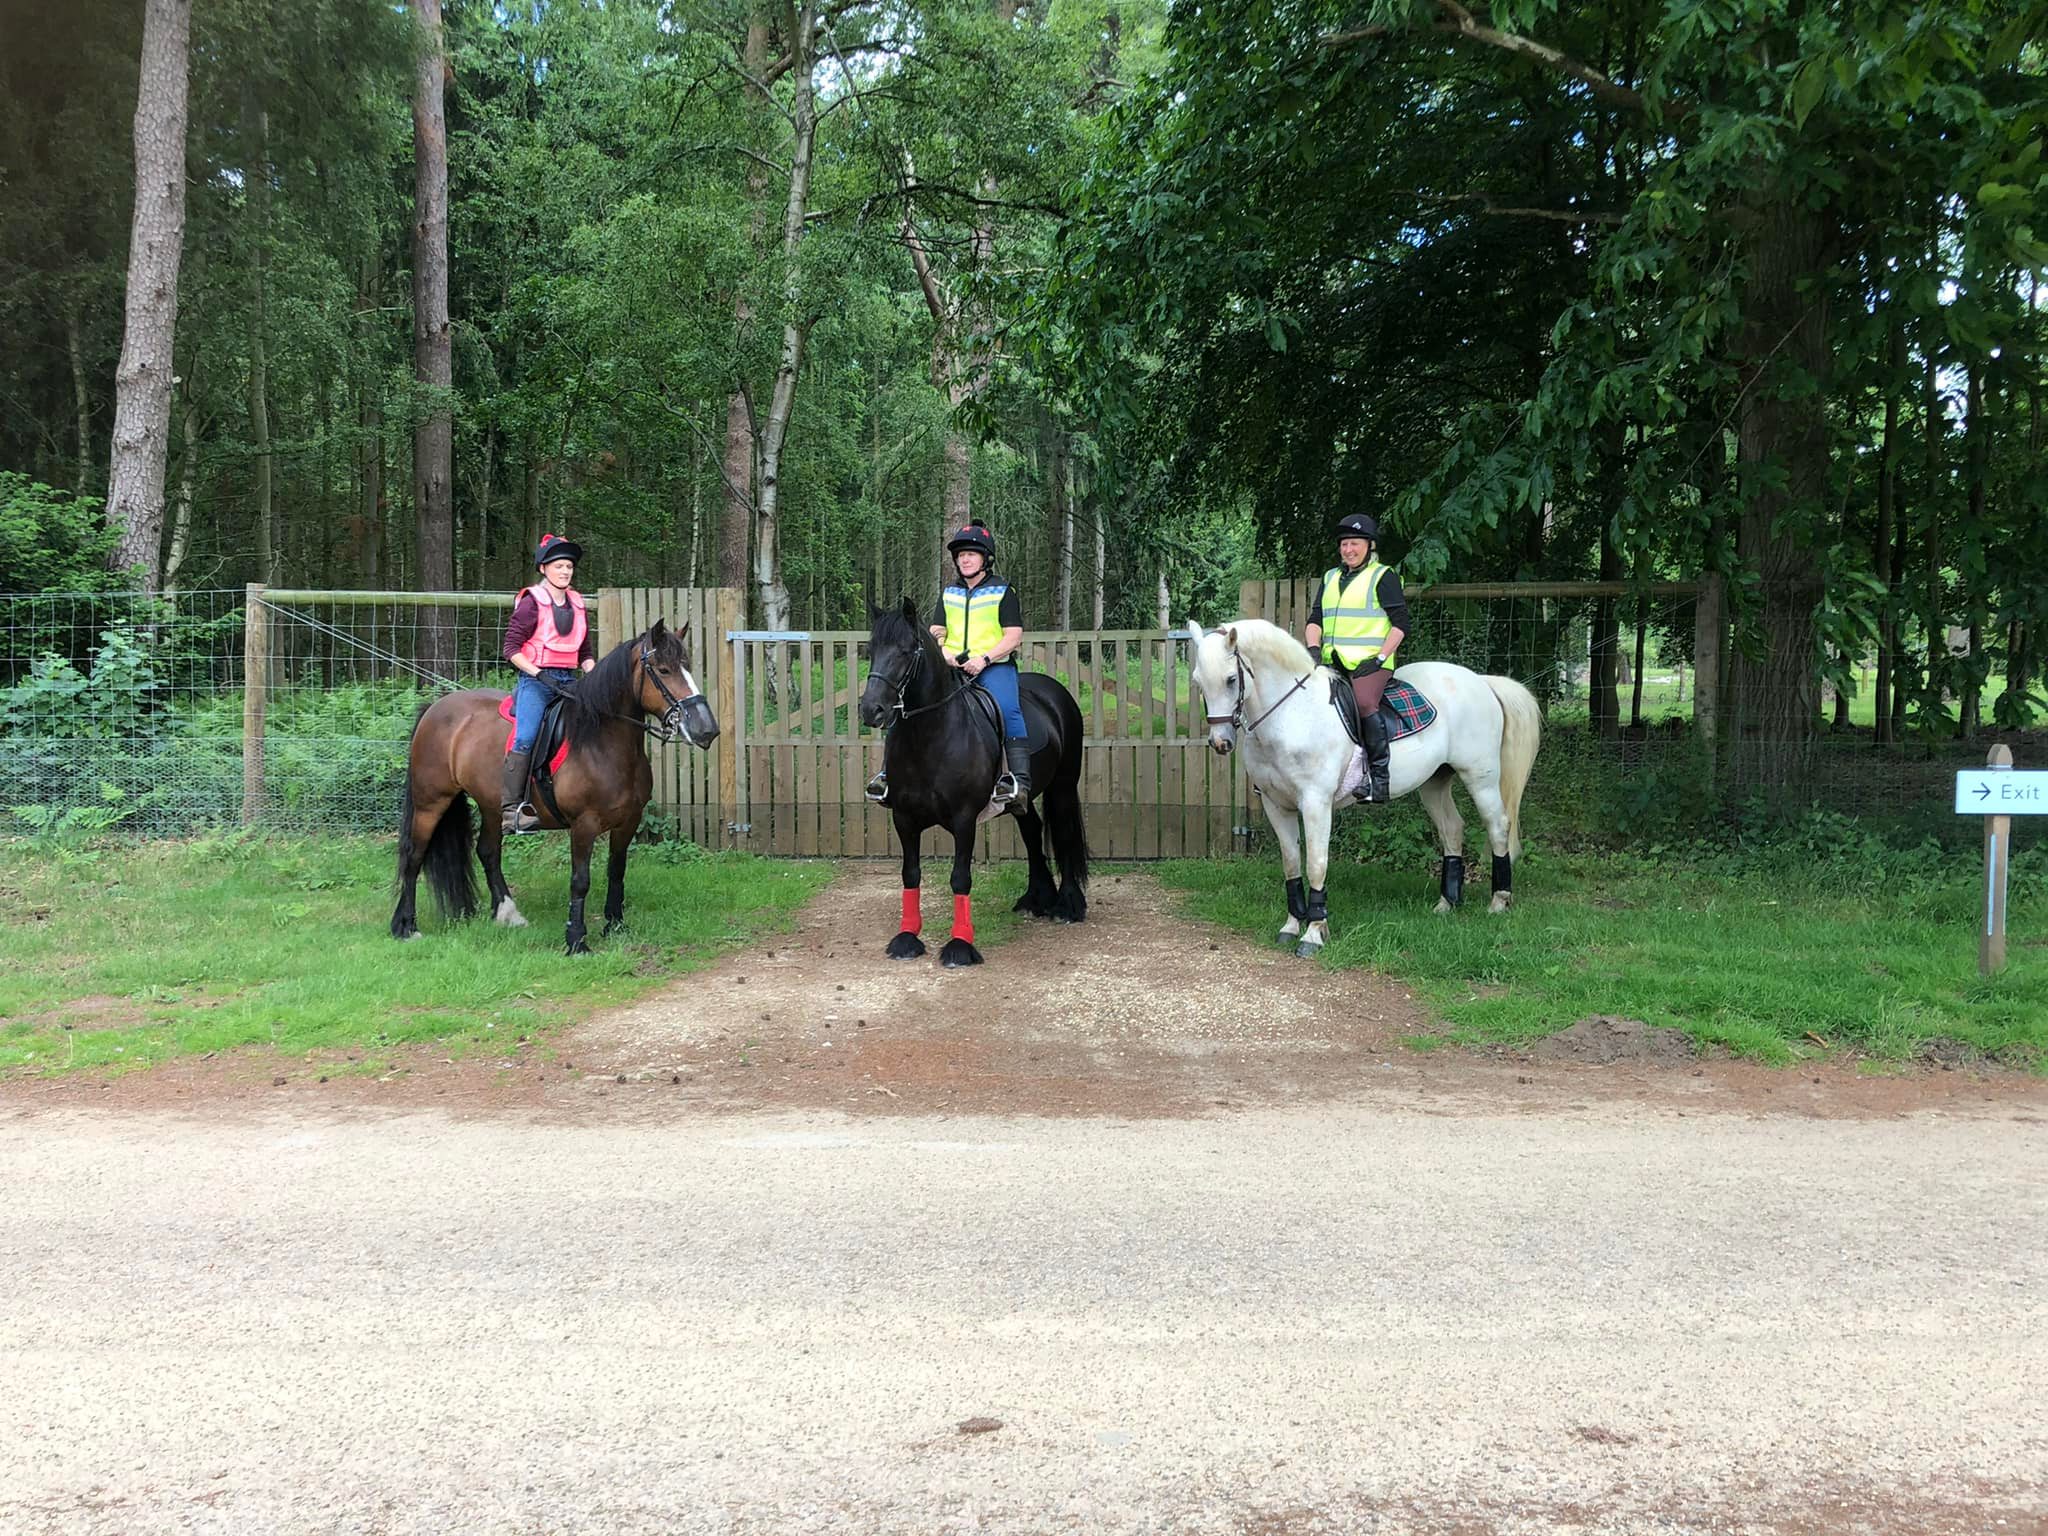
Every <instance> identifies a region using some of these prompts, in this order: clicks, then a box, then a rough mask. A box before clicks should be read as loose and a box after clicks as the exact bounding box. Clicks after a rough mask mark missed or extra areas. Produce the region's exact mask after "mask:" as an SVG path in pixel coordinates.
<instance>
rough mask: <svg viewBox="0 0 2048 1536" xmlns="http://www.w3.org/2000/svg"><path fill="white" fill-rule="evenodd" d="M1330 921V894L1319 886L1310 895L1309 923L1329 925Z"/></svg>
mask: <svg viewBox="0 0 2048 1536" xmlns="http://www.w3.org/2000/svg"><path fill="white" fill-rule="evenodd" d="M1329 920H1330V897H1329V893H1328V892H1327V891H1325V890H1323V889H1322V888H1321V887H1320V886H1319V887H1317V888H1316V889H1315V890H1313V891H1310V892H1309V893H1308V921H1310V922H1312V923H1327V922H1328V921H1329Z"/></svg>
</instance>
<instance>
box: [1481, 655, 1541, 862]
mask: <svg viewBox="0 0 2048 1536" xmlns="http://www.w3.org/2000/svg"><path fill="white" fill-rule="evenodd" d="M1486 684H1487V686H1488V687H1489V688H1491V689H1492V690H1493V696H1494V697H1495V698H1497V699H1499V700H1500V708H1501V713H1502V714H1503V715H1505V716H1506V717H1507V725H1506V728H1505V729H1503V730H1502V732H1501V737H1500V797H1501V800H1502V802H1503V803H1504V804H1506V806H1507V808H1508V855H1509V857H1511V858H1520V857H1521V856H1522V791H1523V790H1525V789H1527V788H1528V787H1529V770H1530V769H1532V768H1533V767H1535V765H1536V748H1537V746H1538V744H1539V743H1540V742H1541V741H1542V739H1543V706H1542V705H1540V704H1538V703H1537V702H1536V695H1535V694H1533V693H1531V692H1530V691H1529V690H1528V689H1526V688H1524V687H1523V686H1522V685H1521V684H1520V683H1518V682H1516V681H1515V680H1514V679H1513V678H1512V677H1489V678H1487V680H1486Z"/></svg>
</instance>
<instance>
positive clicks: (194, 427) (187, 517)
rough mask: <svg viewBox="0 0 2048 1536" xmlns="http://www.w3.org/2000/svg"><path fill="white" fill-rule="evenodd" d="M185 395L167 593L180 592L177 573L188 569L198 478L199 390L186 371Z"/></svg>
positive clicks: (166, 571)
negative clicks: (193, 506)
mask: <svg viewBox="0 0 2048 1536" xmlns="http://www.w3.org/2000/svg"><path fill="white" fill-rule="evenodd" d="M182 389H183V393H184V396H185V409H184V413H183V414H184V424H183V425H184V432H183V437H184V441H185V453H184V457H183V458H181V459H180V460H179V461H178V508H177V511H176V513H175V514H173V516H172V518H171V539H170V547H169V549H168V550H166V551H165V554H164V586H163V591H164V596H166V597H175V596H176V595H177V593H178V576H179V573H180V572H182V571H183V570H184V569H185V551H186V550H187V549H189V548H190V547H191V543H192V495H193V488H194V486H195V485H196V484H197V481H198V477H199V392H198V388H197V380H196V379H194V378H193V377H192V375H191V374H187V375H186V377H185V381H184V384H183V386H182Z"/></svg>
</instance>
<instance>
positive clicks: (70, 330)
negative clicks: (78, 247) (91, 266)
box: [64, 304, 92, 496]
mask: <svg viewBox="0 0 2048 1536" xmlns="http://www.w3.org/2000/svg"><path fill="white" fill-rule="evenodd" d="M78 310H79V306H78V305H77V304H73V305H72V306H71V307H70V308H69V309H68V310H66V311H65V312H64V344H65V348H66V350H67V351H68V352H69V353H70V354H71V394H72V399H73V401H74V402H75V403H76V405H77V407H78V477H77V479H76V480H75V481H74V482H73V486H72V488H73V489H74V490H75V491H76V492H77V493H78V494H79V495H81V496H83V495H85V494H86V493H87V492H89V491H90V490H91V489H92V393H91V391H90V390H88V389H87V388H86V383H85V339H84V337H83V336H82V335H80V325H79V319H78Z"/></svg>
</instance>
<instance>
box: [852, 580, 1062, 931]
mask: <svg viewBox="0 0 2048 1536" xmlns="http://www.w3.org/2000/svg"><path fill="white" fill-rule="evenodd" d="M869 612H870V620H871V622H870V626H869V630H868V681H867V686H866V687H865V688H863V689H862V690H861V695H860V718H861V723H862V724H863V725H869V726H885V727H887V728H888V737H887V740H886V743H885V745H884V746H883V748H882V766H883V768H884V769H886V770H887V771H888V775H889V809H890V811H891V812H892V813H893V814H894V815H895V818H896V838H897V841H898V842H900V843H902V845H903V929H902V931H901V932H900V933H898V934H897V935H896V937H895V938H893V939H891V940H890V941H889V949H888V954H889V958H890V959H892V960H910V959H914V958H916V957H917V956H919V955H921V954H923V953H924V952H925V947H924V944H923V942H922V941H921V940H920V939H919V938H918V936H917V934H918V929H919V928H920V927H922V926H923V918H922V914H921V913H920V910H919V906H918V887H919V885H920V883H921V878H922V872H921V868H920V861H919V858H918V852H917V844H918V839H919V838H920V837H922V836H923V835H924V829H925V828H926V827H944V828H945V829H946V830H947V831H948V832H950V833H952V834H953V935H952V937H951V938H950V939H949V940H947V942H946V947H945V948H944V949H942V950H940V951H939V963H940V964H941V965H946V966H956V965H979V964H981V952H980V951H979V950H977V949H976V948H975V947H974V907H973V899H972V897H971V896H970V895H969V892H970V891H971V890H972V889H973V885H974V875H973V859H974V828H975V825H976V823H977V822H978V821H979V820H980V819H981V817H982V814H983V813H984V812H985V811H986V810H987V809H988V802H989V791H990V790H991V788H993V786H994V784H995V781H996V775H997V773H998V772H1000V771H1001V769H1002V765H1003V755H1002V753H1003V742H1002V734H1003V733H1002V725H1001V722H1000V721H998V720H997V719H995V717H994V716H995V711H994V708H993V701H992V700H991V699H989V697H988V695H987V694H986V693H985V692H983V691H982V690H981V689H979V688H977V687H975V686H974V685H973V684H972V683H971V682H970V681H969V680H968V678H967V676H966V675H965V674H964V673H962V672H959V671H956V670H955V669H953V668H951V667H949V666H947V665H946V657H945V653H944V652H943V651H942V650H941V649H940V648H939V642H938V641H937V640H935V639H933V638H932V632H931V631H930V630H929V629H927V628H925V625H924V622H923V620H922V619H920V618H919V617H918V612H917V607H916V605H915V604H914V603H912V602H911V601H910V599H909V598H907V597H906V598H905V599H904V600H903V607H902V609H901V610H900V611H892V610H890V609H886V608H871V609H870V611H869ZM1018 682H1019V684H1020V686H1019V689H1018V692H1019V693H1020V694H1021V696H1022V699H1023V704H1024V719H1025V722H1026V723H1027V724H1028V725H1029V726H1030V727H1031V740H1032V741H1033V742H1034V743H1035V744H1036V749H1035V750H1034V751H1033V752H1032V754H1031V782H1032V784H1033V785H1035V786H1038V788H1037V789H1035V790H1034V791H1033V793H1034V794H1036V793H1043V795H1044V796H1045V821H1041V820H1040V819H1039V816H1038V812H1037V811H1035V810H1033V809H1032V807H1031V801H1030V800H1029V799H1028V798H1027V799H1021V800H1019V801H1017V802H1016V803H1015V804H1014V806H1013V807H1012V809H1013V810H1014V811H1015V813H1016V816H1017V825H1018V828H1019V830H1021V831H1022V832H1023V834H1024V851H1025V852H1026V853H1027V854H1028V855H1029V856H1030V859H1031V882H1030V884H1029V885H1027V886H1026V887H1025V889H1024V895H1023V897H1022V898H1021V899H1020V900H1019V901H1018V902H1017V907H1016V910H1017V911H1019V912H1028V913H1030V914H1031V915H1032V916H1033V917H1054V918H1058V919H1059V920H1060V921H1061V922H1064V923H1078V922H1080V921H1081V919H1082V918H1083V917H1085V916H1086V915H1087V913H1088V897H1087V894H1086V890H1087V884H1088V839H1087V836H1086V833H1085V832H1084V830H1083V828H1082V825H1081V790H1080V784H1081V710H1080V707H1079V706H1078V705H1077V704H1075V703H1074V696H1073V695H1072V694H1070V693H1068V692H1067V690H1066V689H1064V688H1062V687H1061V686H1060V685H1059V684H1058V683H1057V682H1056V681H1054V680H1053V679H1052V678H1050V677H1047V676H1045V675H1044V674H1042V673H1036V672H1027V673H1025V674H1024V675H1023V677H1021V678H1020V679H1018ZM1041 735H1042V737H1043V740H1042V741H1041V740H1040V737H1041ZM1046 822H1050V823H1051V824H1052V850H1053V856H1054V857H1055V858H1056V859H1058V860H1059V867H1060V878H1059V884H1058V886H1057V887H1055V885H1054V884H1053V875H1052V866H1051V865H1050V864H1048V863H1047V862H1046V858H1045V847H1044V837H1043V828H1044V826H1045V823H1046Z"/></svg>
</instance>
